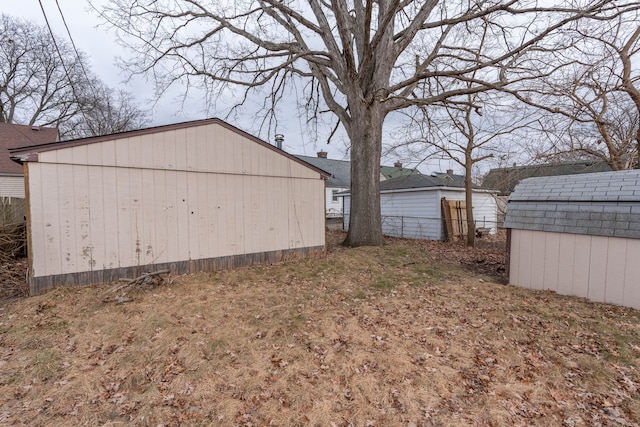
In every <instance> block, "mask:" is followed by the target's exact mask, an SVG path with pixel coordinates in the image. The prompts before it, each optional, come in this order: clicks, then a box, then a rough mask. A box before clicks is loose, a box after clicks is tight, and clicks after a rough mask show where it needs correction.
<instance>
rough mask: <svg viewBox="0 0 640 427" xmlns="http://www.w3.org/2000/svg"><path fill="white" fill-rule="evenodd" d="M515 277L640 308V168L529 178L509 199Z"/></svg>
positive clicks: (511, 270) (512, 279)
mask: <svg viewBox="0 0 640 427" xmlns="http://www.w3.org/2000/svg"><path fill="white" fill-rule="evenodd" d="M505 227H507V228H508V229H509V231H508V235H509V248H508V256H509V282H510V283H511V284H513V285H517V286H522V287H525V288H530V289H550V290H553V291H556V292H558V293H559V294H563V295H575V296H579V297H585V298H589V299H590V300H592V301H598V302H606V303H613V304H618V305H625V306H629V307H634V308H637V309H640V262H638V260H640V171H639V170H629V171H618V172H603V173H592V174H586V175H566V176H557V177H544V178H529V179H525V180H523V181H521V182H520V184H518V186H517V187H516V188H515V191H514V192H513V193H512V194H511V197H510V198H509V203H508V206H507V216H506V220H505Z"/></svg>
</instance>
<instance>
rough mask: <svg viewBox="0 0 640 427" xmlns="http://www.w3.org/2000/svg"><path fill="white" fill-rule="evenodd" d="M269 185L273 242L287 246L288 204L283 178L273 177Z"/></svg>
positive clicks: (280, 246)
mask: <svg viewBox="0 0 640 427" xmlns="http://www.w3.org/2000/svg"><path fill="white" fill-rule="evenodd" d="M270 182H271V184H270V187H269V199H270V203H271V206H272V208H273V212H272V215H271V227H272V228H273V244H274V246H275V247H277V248H286V247H287V245H288V242H289V236H288V225H287V222H288V216H287V215H288V205H287V203H288V202H287V198H286V190H285V188H284V185H283V184H284V179H283V178H272V179H271V180H270Z"/></svg>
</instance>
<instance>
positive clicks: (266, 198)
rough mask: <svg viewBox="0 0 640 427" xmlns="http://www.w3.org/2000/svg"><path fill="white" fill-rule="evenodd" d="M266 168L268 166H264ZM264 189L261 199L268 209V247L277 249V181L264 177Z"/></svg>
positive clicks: (266, 217) (266, 214)
mask: <svg viewBox="0 0 640 427" xmlns="http://www.w3.org/2000/svg"><path fill="white" fill-rule="evenodd" d="M264 167H265V168H266V164H264ZM261 181H262V182H263V187H262V191H261V195H260V196H261V199H262V203H264V207H265V209H266V213H265V222H266V227H267V243H266V244H267V247H269V248H275V247H277V246H276V242H277V240H276V233H277V231H276V230H277V222H276V215H277V213H278V205H276V203H277V202H276V197H275V193H276V191H275V188H274V182H275V179H274V178H272V177H264V178H263V179H262V180H261Z"/></svg>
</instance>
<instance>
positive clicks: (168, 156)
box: [157, 131, 182, 170]
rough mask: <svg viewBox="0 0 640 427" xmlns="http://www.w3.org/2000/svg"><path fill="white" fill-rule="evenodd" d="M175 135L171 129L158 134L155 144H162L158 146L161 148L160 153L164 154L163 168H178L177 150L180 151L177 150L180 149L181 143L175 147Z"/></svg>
mask: <svg viewBox="0 0 640 427" xmlns="http://www.w3.org/2000/svg"><path fill="white" fill-rule="evenodd" d="M175 136H176V134H175V132H171V131H167V132H162V134H161V135H158V138H159V141H158V143H157V144H162V145H161V146H160V147H161V148H162V153H163V156H164V160H163V161H164V168H165V169H171V170H175V169H178V165H177V163H178V152H180V153H182V151H179V150H181V149H182V145H180V146H179V147H176V140H175ZM160 138H161V139H160ZM178 148H179V150H178Z"/></svg>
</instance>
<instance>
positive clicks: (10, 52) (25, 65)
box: [0, 15, 145, 139]
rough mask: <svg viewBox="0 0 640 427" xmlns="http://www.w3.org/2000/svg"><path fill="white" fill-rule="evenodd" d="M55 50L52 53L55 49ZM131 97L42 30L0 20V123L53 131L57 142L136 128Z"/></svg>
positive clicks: (138, 120) (137, 114)
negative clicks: (92, 71) (104, 80)
mask: <svg viewBox="0 0 640 427" xmlns="http://www.w3.org/2000/svg"><path fill="white" fill-rule="evenodd" d="M56 46H57V48H56ZM144 120H145V114H144V113H143V112H142V111H141V110H140V109H138V108H137V107H136V106H135V103H134V102H133V99H132V97H131V95H129V94H127V93H125V92H114V91H112V90H111V89H110V88H108V87H107V86H105V85H104V83H102V82H101V81H100V80H99V79H97V78H96V77H94V76H92V75H91V74H90V73H89V69H88V64H87V60H86V57H85V56H84V55H83V54H82V53H79V54H78V53H77V52H76V51H75V50H74V49H73V48H72V47H71V46H70V45H69V44H68V43H65V42H63V41H61V40H56V43H55V44H54V42H53V40H52V38H51V34H50V33H49V32H48V30H47V29H46V28H44V27H39V26H37V25H34V24H33V23H31V22H29V21H25V20H22V19H18V18H13V17H11V16H8V15H0V121H2V122H5V123H17V124H26V125H40V126H47V127H57V128H58V130H59V133H60V137H61V139H72V138H79V137H86V136H95V135H102V134H105V133H112V132H114V131H124V130H131V129H136V128H139V127H140V126H141V125H142V124H143V123H144Z"/></svg>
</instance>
